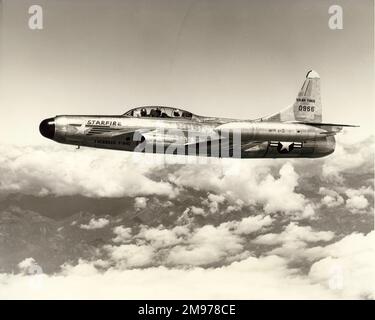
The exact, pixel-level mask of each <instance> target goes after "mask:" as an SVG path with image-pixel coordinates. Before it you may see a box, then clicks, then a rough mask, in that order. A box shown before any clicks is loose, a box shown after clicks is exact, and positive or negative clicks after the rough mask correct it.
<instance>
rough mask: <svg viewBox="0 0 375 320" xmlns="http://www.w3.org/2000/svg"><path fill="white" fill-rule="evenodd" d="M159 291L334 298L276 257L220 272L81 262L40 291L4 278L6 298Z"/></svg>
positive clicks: (143, 295) (47, 280)
mask: <svg viewBox="0 0 375 320" xmlns="http://www.w3.org/2000/svg"><path fill="white" fill-rule="evenodd" d="M128 249H129V248H127V249H126V250H128ZM130 251H131V250H129V252H130ZM134 253H135V254H136V252H134ZM126 256H130V253H129V254H126ZM77 283H79V284H80V285H79V286H78V287H77ZM72 288H75V289H74V290H72ZM98 288H100V290H98ZM155 292H157V294H158V299H209V298H211V299H256V298H258V299H267V298H268V299H277V298H280V296H282V297H283V298H284V299H303V298H311V299H330V298H334V297H335V295H334V293H332V292H331V291H330V290H328V289H326V288H325V287H323V286H322V285H320V284H312V283H310V281H309V280H308V279H306V278H304V277H301V276H299V275H298V274H296V273H295V272H294V271H293V270H291V269H290V268H288V265H287V261H286V260H285V259H283V258H280V257H276V256H269V257H262V258H253V257H249V258H247V259H245V260H243V261H240V262H233V263H231V264H230V265H228V266H225V267H219V268H208V269H202V268H188V269H177V268H166V267H156V268H155V267H152V268H146V269H132V270H119V269H113V268H111V269H108V270H107V271H105V272H100V271H98V269H96V268H95V266H94V265H93V264H92V263H89V262H86V261H80V263H79V264H78V265H76V266H65V268H64V270H63V272H61V273H59V274H55V275H51V276H47V275H42V281H41V283H40V286H39V287H37V288H35V287H34V286H30V284H29V278H28V277H25V276H23V275H11V274H0V298H3V299H4V298H6V299H11V298H22V299H23V298H30V299H46V298H48V299H55V298H60V299H61V298H62V299H82V298H83V299H100V298H103V299H110V298H112V299H153V298H155Z"/></svg>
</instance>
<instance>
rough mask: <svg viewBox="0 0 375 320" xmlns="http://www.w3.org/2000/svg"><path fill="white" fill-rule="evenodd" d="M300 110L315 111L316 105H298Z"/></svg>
mask: <svg viewBox="0 0 375 320" xmlns="http://www.w3.org/2000/svg"><path fill="white" fill-rule="evenodd" d="M298 110H299V111H307V112H314V111H315V107H310V106H299V107H298Z"/></svg>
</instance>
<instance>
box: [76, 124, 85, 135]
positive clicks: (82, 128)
mask: <svg viewBox="0 0 375 320" xmlns="http://www.w3.org/2000/svg"><path fill="white" fill-rule="evenodd" d="M77 130H78V131H77V133H82V134H84V133H85V130H86V124H85V123H82V124H81V126H80V127H78V128H77Z"/></svg>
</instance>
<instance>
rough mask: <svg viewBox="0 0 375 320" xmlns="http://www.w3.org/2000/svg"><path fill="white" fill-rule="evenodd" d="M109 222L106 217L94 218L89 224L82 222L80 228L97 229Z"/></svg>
mask: <svg viewBox="0 0 375 320" xmlns="http://www.w3.org/2000/svg"><path fill="white" fill-rule="evenodd" d="M108 224H109V220H108V219H105V218H99V219H95V218H92V219H91V220H90V221H89V223H88V224H81V225H80V228H81V229H85V230H95V229H101V228H104V227H105V226H107V225H108Z"/></svg>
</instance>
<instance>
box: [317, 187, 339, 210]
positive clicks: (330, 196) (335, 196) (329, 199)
mask: <svg viewBox="0 0 375 320" xmlns="http://www.w3.org/2000/svg"><path fill="white" fill-rule="evenodd" d="M319 194H321V195H323V196H324V197H323V198H322V201H321V204H322V205H324V206H326V207H328V208H335V207H339V206H341V205H342V204H343V203H344V198H343V197H341V196H340V194H339V193H337V192H336V191H334V190H329V189H327V188H324V187H321V188H320V189H319Z"/></svg>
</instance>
